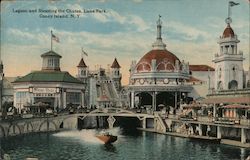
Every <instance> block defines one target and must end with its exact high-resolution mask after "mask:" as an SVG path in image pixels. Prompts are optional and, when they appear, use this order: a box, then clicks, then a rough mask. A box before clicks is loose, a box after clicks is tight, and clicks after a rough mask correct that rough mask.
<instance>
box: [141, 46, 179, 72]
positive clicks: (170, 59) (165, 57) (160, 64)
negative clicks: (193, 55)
mask: <svg viewBox="0 0 250 160" xmlns="http://www.w3.org/2000/svg"><path fill="white" fill-rule="evenodd" d="M153 59H155V60H156V70H158V71H159V70H174V67H175V62H176V60H178V61H179V62H180V60H179V59H178V58H177V57H176V56H175V55H174V54H173V53H171V52H169V51H168V50H151V51H149V52H148V53H146V54H145V55H144V56H143V57H142V58H141V59H140V61H139V62H138V63H137V71H138V72H141V71H150V70H151V61H152V60H153Z"/></svg>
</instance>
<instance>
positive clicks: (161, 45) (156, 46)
mask: <svg viewBox="0 0 250 160" xmlns="http://www.w3.org/2000/svg"><path fill="white" fill-rule="evenodd" d="M156 24H157V37H156V41H155V42H154V43H153V44H152V47H153V50H165V49H166V44H165V43H163V42H162V38H161V25H162V21H161V16H160V15H159V19H158V20H157V22H156Z"/></svg>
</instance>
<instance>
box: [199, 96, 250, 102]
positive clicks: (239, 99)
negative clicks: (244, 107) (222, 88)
mask: <svg viewBox="0 0 250 160" xmlns="http://www.w3.org/2000/svg"><path fill="white" fill-rule="evenodd" d="M201 102H202V103H206V104H220V103H231V104H235V103H240V104H250V96H246V97H236V96H228V97H209V98H207V99H204V100H203V101H201Z"/></svg>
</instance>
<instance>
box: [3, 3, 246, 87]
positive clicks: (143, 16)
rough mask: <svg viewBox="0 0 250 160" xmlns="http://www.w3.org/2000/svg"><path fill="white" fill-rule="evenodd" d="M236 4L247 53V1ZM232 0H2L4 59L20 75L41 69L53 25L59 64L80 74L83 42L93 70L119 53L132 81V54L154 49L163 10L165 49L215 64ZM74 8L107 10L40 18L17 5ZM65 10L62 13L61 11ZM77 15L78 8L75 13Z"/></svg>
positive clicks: (9, 69)
mask: <svg viewBox="0 0 250 160" xmlns="http://www.w3.org/2000/svg"><path fill="white" fill-rule="evenodd" d="M235 2H239V3H240V5H238V6H234V7H233V8H232V19H233V23H232V24H231V26H232V28H233V29H234V31H235V33H236V34H237V35H238V38H239V40H240V41H241V42H240V44H239V45H238V48H239V50H242V51H243V53H244V56H245V58H246V60H245V62H244V67H245V69H247V68H248V58H249V14H250V13H249V4H248V0H235ZM227 8H228V0H155V1H154V0H100V1H90V0H75V1H74V0H72V1H69V0H62V1H46V0H41V1H32V0H29V1H28V0H22V1H4V2H1V59H2V61H3V63H4V65H5V66H4V67H5V75H6V76H22V75H25V74H27V73H29V72H30V71H31V70H40V68H41V58H40V55H41V54H42V53H44V52H46V51H48V50H49V49H50V30H53V33H54V34H55V35H57V36H58V37H59V39H60V43H53V44H54V47H53V49H54V50H55V51H56V52H57V53H59V54H61V55H62V57H63V58H62V60H61V69H62V70H67V71H69V72H70V73H71V74H72V75H76V71H77V69H76V66H77V64H78V63H79V61H80V58H81V47H83V48H84V50H85V51H86V52H87V53H88V54H89V56H88V57H84V58H85V62H86V64H87V65H88V66H89V67H90V69H91V70H93V69H95V66H96V65H97V64H98V65H101V66H102V67H104V68H106V67H107V65H108V64H111V63H112V62H113V60H114V58H115V57H116V58H117V59H118V61H119V63H120V65H121V66H122V74H123V83H124V84H126V83H127V81H128V73H129V72H128V70H129V66H130V63H131V61H132V60H139V59H140V58H141V57H142V56H143V55H144V54H145V53H146V52H148V51H150V50H151V49H152V48H151V44H152V43H153V42H154V40H155V37H156V24H155V23H156V20H157V18H158V15H159V14H160V15H162V21H163V29H162V30H163V41H164V42H165V43H166V44H167V49H168V50H170V51H171V52H173V53H174V54H175V55H176V56H177V57H178V58H179V59H181V60H185V61H189V63H190V64H208V65H211V66H213V63H212V59H213V57H214V54H215V53H217V52H218V51H219V46H218V44H217V40H218V38H219V36H220V35H221V34H222V33H223V30H224V29H225V27H226V24H225V18H226V17H227ZM18 9H21V10H29V9H54V10H55V9H64V10H66V9H71V10H76V9H79V10H84V9H85V10H92V9H94V10H95V9H100V10H105V11H106V12H105V13H81V14H79V15H80V18H40V17H39V15H40V13H16V12H13V10H18ZM61 14H62V13H61ZM74 15H77V14H74Z"/></svg>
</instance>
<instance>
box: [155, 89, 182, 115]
mask: <svg viewBox="0 0 250 160" xmlns="http://www.w3.org/2000/svg"><path fill="white" fill-rule="evenodd" d="M178 96H179V94H177V93H176V92H160V93H158V94H157V95H156V110H157V111H159V110H161V109H162V108H163V107H167V109H168V110H169V109H170V108H175V107H176V106H177V104H178V102H179V101H180V100H179V98H178Z"/></svg>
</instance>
